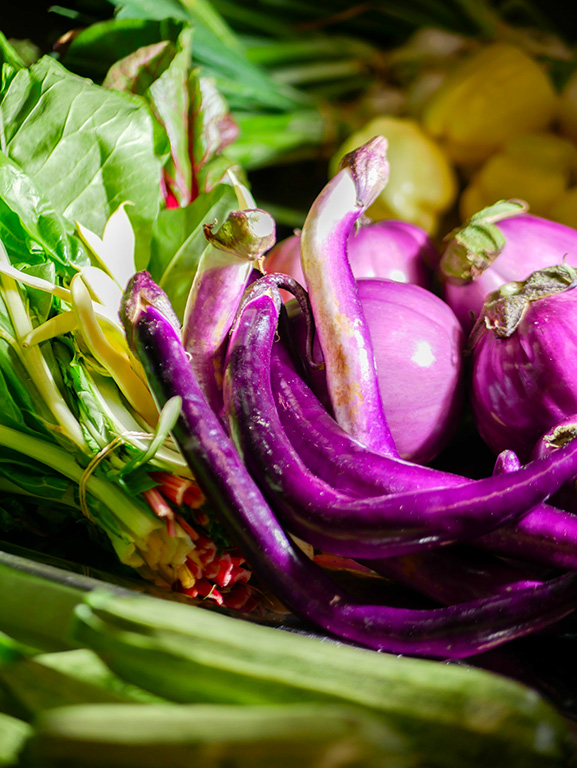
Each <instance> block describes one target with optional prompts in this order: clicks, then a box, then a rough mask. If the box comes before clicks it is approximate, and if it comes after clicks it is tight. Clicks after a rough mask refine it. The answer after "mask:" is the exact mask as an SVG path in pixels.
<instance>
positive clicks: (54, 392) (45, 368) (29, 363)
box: [0, 242, 86, 451]
mask: <svg viewBox="0 0 577 768" xmlns="http://www.w3.org/2000/svg"><path fill="white" fill-rule="evenodd" d="M0 261H2V262H4V263H8V264H9V263H10V260H9V258H8V254H7V253H6V250H5V248H4V245H3V244H2V243H1V242H0ZM0 285H1V286H2V294H3V298H4V302H5V304H6V308H7V309H8V312H9V314H10V319H11V321H12V326H13V328H14V335H15V339H16V348H17V352H18V355H19V357H20V359H21V360H22V364H23V365H24V367H25V368H26V371H27V373H28V375H29V376H30V379H31V380H32V383H33V384H34V386H35V387H36V389H37V390H38V394H39V395H40V397H41V398H42V400H43V401H44V403H45V404H46V406H47V407H48V409H49V410H50V412H51V413H52V415H53V416H54V418H55V420H56V424H57V425H58V426H57V429H58V430H59V431H60V432H61V433H62V434H63V435H64V436H65V437H67V438H68V439H69V440H71V441H72V442H73V443H74V444H76V445H77V446H78V447H79V448H81V449H82V450H83V451H86V442H85V440H84V435H83V433H82V429H81V427H80V424H79V423H78V421H77V420H76V419H75V417H74V415H73V413H72V411H71V410H70V408H69V407H68V405H67V403H66V401H65V400H64V398H63V396H62V394H61V393H60V390H59V389H58V386H57V384H56V380H55V379H54V375H53V373H52V371H51V370H50V367H49V365H48V363H47V361H46V359H45V357H44V355H43V354H42V350H41V348H40V347H39V346H33V347H27V348H24V347H23V346H22V340H23V339H25V338H26V337H27V336H28V334H29V333H31V332H32V331H33V329H34V326H33V325H32V320H31V319H30V315H29V314H28V312H27V311H26V307H25V305H24V301H23V299H22V294H21V293H20V289H19V287H18V284H17V282H16V280H14V279H13V278H12V277H8V276H7V275H2V276H1V277H0Z"/></svg>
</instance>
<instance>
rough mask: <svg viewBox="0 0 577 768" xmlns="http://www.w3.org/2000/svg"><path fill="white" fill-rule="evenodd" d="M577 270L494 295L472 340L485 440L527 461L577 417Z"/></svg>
mask: <svg viewBox="0 0 577 768" xmlns="http://www.w3.org/2000/svg"><path fill="white" fill-rule="evenodd" d="M576 284H577V270H575V269H572V268H571V267H568V266H565V265H560V266H559V267H551V268H548V269H544V270H540V271H538V272H534V273H533V274H532V275H531V276H530V278H528V279H527V280H526V281H524V282H523V283H508V284H506V285H505V286H503V287H502V288H501V289H500V290H499V291H497V292H495V293H494V294H492V295H491V297H490V299H488V301H487V303H486V304H485V307H484V309H483V312H482V314H481V316H480V318H479V320H478V323H477V325H476V326H475V329H474V330H473V331H472V333H471V338H470V347H471V404H472V408H473V413H474V416H475V421H476V424H477V428H478V430H479V433H480V435H481V437H482V438H483V440H484V441H485V442H486V443H487V445H488V446H489V447H490V448H491V449H492V450H493V451H494V452H495V453H500V452H501V451H503V450H505V449H510V450H513V451H515V453H517V454H518V455H519V457H520V459H521V461H524V460H526V459H527V458H528V457H529V456H530V454H531V451H532V450H533V446H534V445H535V443H536V442H537V440H538V439H539V438H540V437H541V435H542V434H543V432H545V431H546V430H548V429H550V428H551V427H554V426H555V425H556V424H558V423H559V422H560V421H562V420H563V419H565V418H566V417H568V416H571V415H573V414H575V413H577V376H575V374H574V369H575V359H576V357H575V351H576V349H577V291H576V290H575V289H574V286H575V285H576Z"/></svg>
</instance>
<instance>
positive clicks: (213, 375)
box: [182, 208, 275, 410]
mask: <svg viewBox="0 0 577 768" xmlns="http://www.w3.org/2000/svg"><path fill="white" fill-rule="evenodd" d="M204 233H205V237H206V239H207V241H208V243H209V246H208V247H207V249H206V250H205V251H204V253H203V254H202V256H201V258H200V261H199V264H198V268H197V270H196V273H195V275H194V280H193V283H192V286H191V289H190V292H189V295H188V298H187V303H186V309H185V313H184V319H183V324H182V339H183V344H184V346H185V349H186V351H187V352H188V353H189V355H190V362H191V365H192V366H193V368H194V370H195V372H196V375H197V377H198V380H199V382H200V384H201V386H202V390H203V392H204V393H205V395H206V398H207V400H208V402H209V403H210V405H211V406H212V407H213V408H214V409H215V410H218V408H219V407H220V406H221V402H222V395H221V389H222V369H223V362H224V349H225V346H226V337H227V334H228V332H229V330H230V326H231V324H232V320H233V318H234V314H235V312H236V309H237V307H238V304H239V302H240V299H241V297H242V294H243V292H244V289H245V288H246V286H247V284H248V282H249V280H250V275H251V272H252V269H253V264H254V263H255V262H256V261H258V259H259V258H261V257H262V255H263V254H264V253H265V251H266V250H267V249H268V248H270V247H271V246H272V244H273V243H274V241H275V222H274V219H273V218H272V216H270V214H268V213H266V211H262V210H260V209H258V208H255V209H249V210H242V211H232V212H231V213H230V214H229V215H228V217H227V218H226V220H225V222H224V223H223V224H222V225H221V226H220V228H219V229H218V230H217V231H214V227H213V225H210V224H206V225H205V226H204Z"/></svg>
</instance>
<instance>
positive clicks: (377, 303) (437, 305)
mask: <svg viewBox="0 0 577 768" xmlns="http://www.w3.org/2000/svg"><path fill="white" fill-rule="evenodd" d="M357 290H358V295H359V298H360V300H361V304H362V307H363V312H364V314H365V318H366V321H367V324H368V328H369V332H370V334H371V339H372V341H373V348H374V353H375V363H376V370H377V378H378V384H379V391H380V394H381V399H382V402H383V407H384V410H385V413H386V416H387V423H388V426H389V429H390V431H391V434H392V437H393V440H394V441H395V446H396V448H397V450H398V453H399V456H400V457H401V458H403V459H407V460H408V461H412V462H416V463H418V464H427V463H429V462H430V461H432V459H434V458H435V457H436V456H438V454H439V453H440V452H441V451H442V450H443V448H445V447H446V446H447V445H448V443H449V442H450V440H451V438H452V437H454V435H455V432H456V430H457V427H458V425H459V423H460V420H461V415H462V412H463V406H464V402H465V366H464V361H463V350H464V347H465V335H464V333H463V330H462V328H461V325H460V323H459V321H458V320H457V318H456V317H455V315H454V313H453V311H452V310H451V308H450V307H449V306H447V304H445V302H444V301H442V299H440V298H439V297H438V296H436V295H435V294H434V293H431V292H430V291H428V290H426V289H425V288H421V287H420V286H417V285H410V284H406V283H399V282H395V281H392V280H385V279H360V280H357ZM287 312H288V314H289V317H290V320H291V324H292V326H293V336H294V337H295V339H296V340H297V341H298V340H299V339H300V338H301V335H302V333H301V327H300V326H301V323H302V314H301V313H299V312H298V311H296V308H295V307H294V303H292V302H291V303H288V304H287ZM315 359H319V360H320V359H322V353H321V350H320V348H319V347H318V345H317V346H316V351H315ZM311 377H312V382H313V386H314V389H315V392H316V393H317V394H318V396H319V398H320V400H321V401H322V402H323V403H324V404H325V405H328V397H327V394H326V376H325V372H324V370H322V369H321V370H318V371H315V372H312V373H311Z"/></svg>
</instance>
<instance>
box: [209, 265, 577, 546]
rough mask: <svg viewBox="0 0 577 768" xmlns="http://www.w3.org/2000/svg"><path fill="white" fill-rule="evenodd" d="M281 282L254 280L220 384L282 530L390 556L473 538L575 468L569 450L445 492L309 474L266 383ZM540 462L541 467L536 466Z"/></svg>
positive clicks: (240, 442) (237, 435)
mask: <svg viewBox="0 0 577 768" xmlns="http://www.w3.org/2000/svg"><path fill="white" fill-rule="evenodd" d="M279 285H280V286H281V287H284V288H287V287H288V286H289V282H288V281H287V280H286V279H285V278H284V276H278V275H266V276H264V277H262V278H260V280H258V281H257V282H255V283H253V284H252V286H251V287H250V289H249V290H248V291H247V295H245V298H244V299H243V303H242V309H241V311H240V312H239V314H238V316H237V319H236V321H235V324H234V325H233V328H232V330H231V336H230V339H229V344H228V349H227V365H226V372H225V379H224V389H223V396H224V408H225V413H226V414H228V419H229V429H230V433H231V435H232V436H233V438H234V440H235V441H236V444H237V447H238V448H239V450H240V451H241V452H242V454H243V456H244V460H245V463H246V465H247V466H248V467H249V469H250V471H251V472H253V474H254V476H255V477H256V478H257V480H258V482H259V484H261V485H262V487H263V488H267V489H268V491H267V492H268V495H269V498H271V499H273V500H274V505H275V509H277V510H278V511H279V513H280V514H281V515H282V518H283V520H284V522H285V524H286V525H287V526H288V527H289V528H290V529H291V530H292V531H293V532H294V533H295V534H296V535H298V536H300V537H301V538H303V539H305V540H307V541H308V542H309V543H311V544H313V545H314V546H316V547H319V548H320V549H323V550H325V551H327V552H330V553H332V554H338V555H342V556H345V557H352V558H377V557H391V556H398V555H404V554H409V553H412V552H417V551H420V550H422V549H430V548H433V547H437V546H440V545H442V544H447V543H451V542H454V541H459V540H463V539H474V538H476V537H477V536H481V535H483V534H484V533H486V532H489V531H491V530H493V529H495V528H496V527H498V526H499V525H502V524H503V523H505V522H507V521H510V520H514V519H516V518H518V517H520V516H522V515H523V514H525V513H526V512H527V510H529V509H530V508H531V507H532V506H534V505H535V504H538V503H539V502H541V501H542V500H543V499H545V498H547V496H548V495H550V494H551V493H553V492H554V491H555V490H556V488H557V487H559V483H562V482H563V478H565V477H570V476H571V473H572V472H573V468H574V466H575V465H576V464H577V445H575V446H573V448H570V449H569V450H568V451H567V452H566V453H565V454H564V457H563V459H562V460H561V455H560V454H559V453H557V454H556V458H557V461H556V462H553V461H551V462H549V461H548V460H547V459H542V460H540V461H539V462H533V463H532V464H531V465H528V466H526V467H523V468H521V469H519V470H518V471H517V472H516V473H511V474H509V475H507V476H506V477H505V476H494V477H490V478H484V479H482V480H477V481H469V482H467V483H464V484H462V485H459V486H454V487H436V488H428V489H426V490H416V491H412V490H411V491H410V490H408V491H405V492H403V493H396V494H389V495H385V496H379V497H369V498H351V497H350V496H348V495H346V494H344V493H342V492H339V491H337V490H335V489H334V487H333V486H332V485H331V484H330V483H327V482H325V481H323V480H321V479H320V478H318V477H316V476H315V475H314V474H313V473H312V472H310V471H309V470H308V469H307V467H306V466H305V465H304V464H303V462H302V461H301V459H300V457H299V455H298V454H297V452H296V451H295V450H294V448H293V446H292V444H291V443H290V441H289V440H288V438H287V436H286V434H285V433H284V431H283V429H282V425H281V423H280V419H279V417H278V412H277V410H276V407H275V404H274V397H273V394H272V390H271V381H270V359H271V348H272V346H273V344H274V343H275V338H276V335H277V323H278V319H279V313H280V309H281V306H282V301H281V297H280V293H279V290H278V288H279ZM545 461H547V462H548V463H547V464H546V463H544V462H545Z"/></svg>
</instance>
